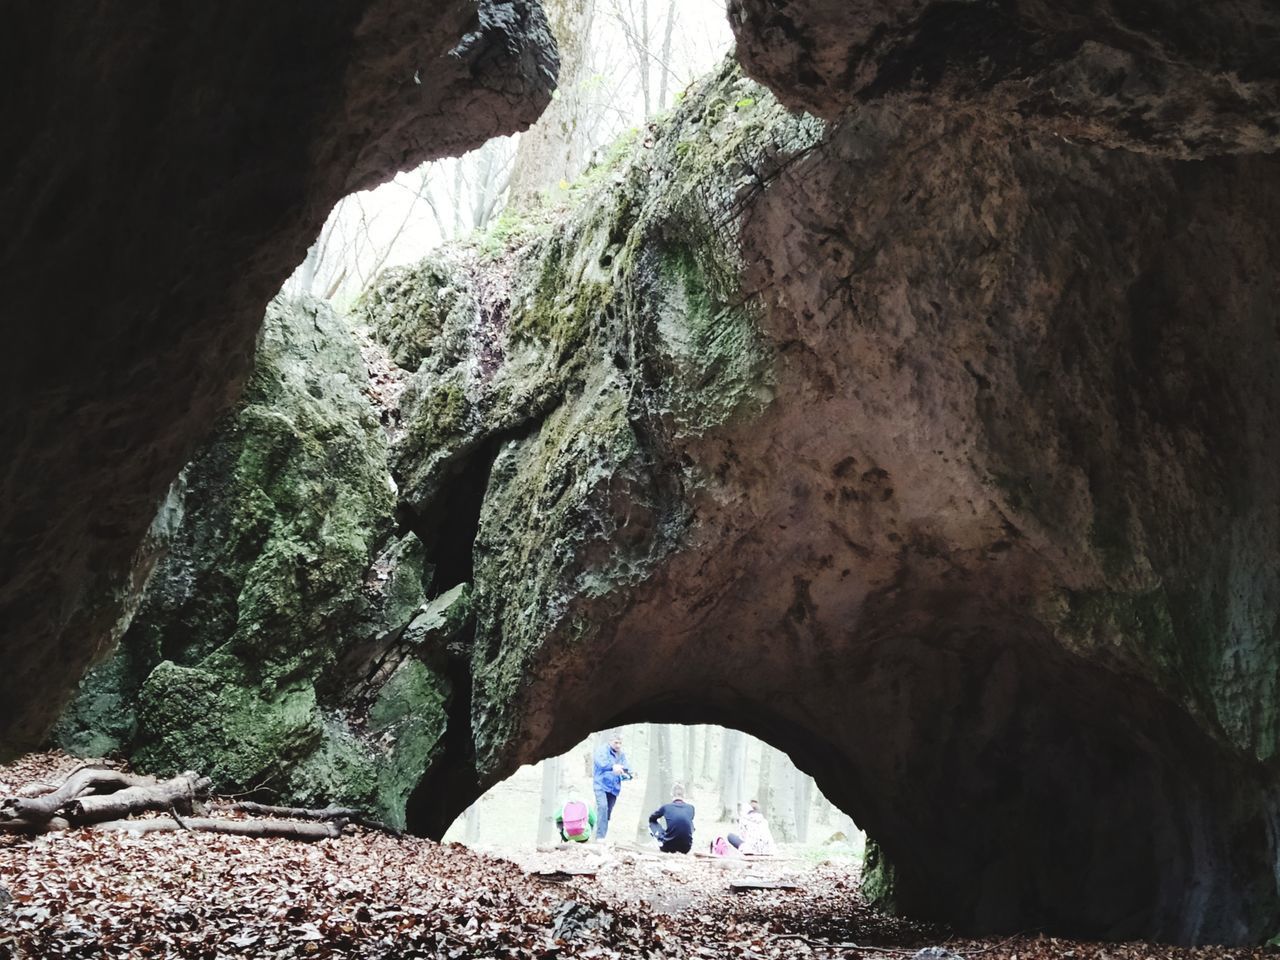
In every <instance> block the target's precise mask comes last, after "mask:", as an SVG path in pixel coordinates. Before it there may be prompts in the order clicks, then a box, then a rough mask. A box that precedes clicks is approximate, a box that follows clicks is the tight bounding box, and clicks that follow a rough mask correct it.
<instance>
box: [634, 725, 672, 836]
mask: <svg viewBox="0 0 1280 960" xmlns="http://www.w3.org/2000/svg"><path fill="white" fill-rule="evenodd" d="M645 777H646V780H645V785H644V803H643V804H642V806H641V810H640V822H639V823H637V824H636V838H637V839H639V840H641V841H643V840H645V839H647V838H648V836H649V814H651V813H653V811H654V810H657V809H658V808H659V807H660V806H662V805H663V804H664V803H666V802H667V800H669V799H670V798H671V786H672V784H673V783H675V777H674V776H673V775H672V772H671V727H670V726H669V725H668V724H665V723H651V724H649V763H648V769H647V770H646V771H645Z"/></svg>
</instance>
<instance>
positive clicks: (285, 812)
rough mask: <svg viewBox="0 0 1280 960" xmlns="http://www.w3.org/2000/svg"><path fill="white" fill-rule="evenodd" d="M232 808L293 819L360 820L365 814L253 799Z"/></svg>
mask: <svg viewBox="0 0 1280 960" xmlns="http://www.w3.org/2000/svg"><path fill="white" fill-rule="evenodd" d="M231 809H232V810H238V811H239V812H241V813H252V814H253V815H254V816H259V817H287V818H290V819H293V820H359V819H361V818H362V817H363V816H364V813H363V811H360V810H353V809H352V808H351V807H334V806H328V807H318V808H315V809H310V808H308V807H274V806H271V805H270V804H267V803H254V802H253V801H252V800H242V801H240V802H238V803H233V804H232V805H231Z"/></svg>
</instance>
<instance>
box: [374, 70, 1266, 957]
mask: <svg viewBox="0 0 1280 960" xmlns="http://www.w3.org/2000/svg"><path fill="white" fill-rule="evenodd" d="M1276 172H1277V168H1276V162H1275V161H1274V160H1272V159H1269V158H1261V157H1260V158H1247V159H1244V158H1242V159H1217V160H1214V161H1209V162H1194V163H1188V162H1181V161H1174V160H1166V159H1156V158H1151V157H1148V156H1142V155H1138V154H1136V153H1133V152H1117V151H1109V150H1105V149H1101V148H1089V147H1082V146H1080V145H1076V144H1070V143H1066V142H1064V141H1062V140H1061V139H1059V138H1056V137H1045V136H1042V135H1040V134H1038V133H1037V132H1036V131H1034V130H1031V129H1029V130H1021V131H1011V130H1009V129H1006V128H1003V127H1001V126H1000V125H999V124H998V123H995V122H993V121H991V120H990V119H988V118H980V117H979V118H975V117H974V116H973V115H970V114H963V113H958V114H955V115H949V116H942V115H939V114H938V113H937V112H936V111H932V110H929V109H927V108H924V107H922V106H919V105H911V104H903V103H894V104H892V105H887V104H886V105H882V106H877V105H868V106H864V107H863V108H861V109H860V110H858V111H857V112H856V113H855V114H853V115H850V116H849V117H846V118H844V119H843V120H842V121H841V122H840V123H838V124H834V125H831V126H827V125H824V124H821V123H819V122H817V121H814V120H812V119H806V118H804V117H800V116H793V115H789V114H787V113H786V111H785V110H783V109H782V108H781V107H779V106H778V105H777V104H776V103H774V102H773V101H772V100H771V99H770V97H769V95H768V94H767V93H765V92H764V91H763V90H761V89H760V88H758V87H755V86H754V85H751V84H749V83H747V82H746V81H744V80H742V79H741V78H739V77H737V76H736V75H734V74H733V73H732V71H729V72H727V73H726V74H724V75H722V76H721V77H720V78H718V79H717V80H716V81H714V82H713V83H711V84H709V85H708V86H707V87H705V88H703V89H701V90H699V91H697V93H696V95H691V96H690V98H689V99H688V101H687V102H686V103H684V104H682V105H681V107H680V108H679V109H678V110H677V111H676V112H675V114H674V116H673V117H672V118H671V120H670V121H669V124H668V125H667V127H666V129H665V131H664V134H663V135H662V136H661V137H658V138H657V141H656V142H655V143H653V144H651V145H650V144H644V143H642V144H639V145H636V146H635V147H634V148H633V153H632V154H631V155H630V158H629V160H628V161H627V162H626V163H625V164H624V166H623V168H622V172H617V173H613V172H608V171H607V170H606V171H599V172H598V173H597V176H599V177H600V178H601V179H602V180H603V183H604V185H603V186H602V187H600V188H599V189H598V190H597V191H596V192H591V189H592V188H591V187H590V185H589V184H588V185H587V186H585V187H584V188H583V189H584V191H585V192H586V194H587V195H586V196H584V198H583V199H582V201H581V205H580V206H579V207H577V212H576V213H575V214H571V215H570V217H569V219H568V222H567V223H565V224H564V225H563V226H560V225H558V224H557V225H550V226H549V225H547V224H546V223H541V222H537V220H536V218H534V221H535V222H532V223H529V224H526V225H525V226H524V228H523V230H524V232H523V233H522V232H521V231H520V230H516V231H514V232H513V235H512V236H511V237H509V238H505V239H504V240H503V242H505V243H506V244H507V245H508V246H509V247H510V253H509V266H508V268H507V272H506V275H507V276H508V277H509V279H508V280H507V281H505V282H506V283H507V287H506V288H505V289H506V290H507V295H506V297H505V298H503V296H502V290H501V289H499V290H498V291H497V292H496V293H495V290H494V288H493V287H492V286H488V287H485V291H484V292H483V294H481V295H480V299H481V300H482V301H483V299H484V297H485V296H487V297H489V298H491V300H490V302H489V303H488V305H487V306H485V305H484V304H483V303H481V304H480V305H478V306H476V307H475V309H476V311H477V313H476V316H478V317H480V318H485V317H487V318H489V320H488V321H484V322H488V323H489V324H490V326H489V328H488V334H487V335H486V336H485V337H483V338H480V337H476V338H474V339H473V340H472V341H471V349H472V350H473V351H474V352H472V353H471V354H470V356H467V355H461V356H460V355H459V352H458V349H457V345H458V344H459V343H462V342H463V341H462V340H461V339H459V338H458V337H456V336H455V337H454V338H453V339H452V340H449V341H448V342H449V343H451V344H452V346H451V347H449V348H445V349H442V350H441V352H440V353H438V354H433V355H432V356H431V357H430V358H429V359H428V360H427V361H426V362H424V363H423V365H422V366H421V367H420V368H419V370H418V371H417V373H416V374H415V380H414V384H413V385H412V386H411V387H410V390H409V392H407V393H406V405H405V410H404V413H405V416H406V422H407V424H408V425H407V435H408V436H410V437H415V436H416V437H417V438H418V439H417V440H414V441H411V442H410V443H409V444H407V445H405V446H402V447H400V448H399V449H398V451H397V450H395V449H393V454H392V457H393V464H394V465H395V469H396V475H397V478H398V480H399V481H400V484H401V490H402V497H404V498H405V500H406V502H407V503H408V504H409V505H410V507H411V508H412V509H413V510H415V511H417V512H419V513H420V514H424V515H425V514H429V513H430V512H431V511H432V510H433V509H435V508H434V506H433V504H436V503H437V502H439V498H441V497H442V496H444V494H445V491H446V490H447V489H448V486H449V480H448V478H449V477H450V475H451V474H450V470H451V469H453V467H454V466H456V465H457V464H458V462H459V459H460V458H461V459H463V460H465V458H466V457H467V456H468V455H469V453H468V452H469V451H476V450H480V449H481V448H482V447H483V446H484V443H485V440H486V438H487V439H489V440H492V439H495V438H496V439H498V440H499V441H501V446H500V448H499V449H498V451H497V454H496V457H494V459H493V460H492V464H491V466H489V468H488V473H487V481H486V492H485V496H484V501H483V503H482V504H481V506H480V513H479V518H478V525H477V528H476V530H477V533H476V540H475V542H474V545H473V547H472V558H471V565H472V569H473V572H474V578H475V579H474V583H473V590H474V599H473V604H474V615H475V640H474V646H473V648H472V651H471V655H470V664H469V669H470V673H471V677H472V681H471V683H472V693H471V702H470V704H469V707H470V712H469V715H467V716H461V715H451V721H450V722H451V723H455V724H456V723H459V722H462V723H467V724H469V725H470V727H471V730H470V735H469V736H468V737H467V738H465V739H464V740H463V741H462V742H463V744H464V746H465V749H464V750H462V751H461V752H459V753H457V754H454V755H452V756H451V758H450V768H451V770H450V776H451V777H453V778H455V780H454V782H455V784H456V778H457V776H458V775H457V767H458V765H460V764H466V763H472V764H474V768H475V773H474V779H475V781H476V782H477V783H478V785H479V786H480V787H484V786H487V785H489V784H491V783H493V782H495V781H496V780H498V779H500V778H501V777H502V776H504V775H506V774H507V773H509V772H511V770H513V769H514V768H515V767H516V766H517V765H518V764H519V763H522V762H528V761H531V760H534V759H537V758H539V757H543V756H548V755H552V754H554V753H556V752H558V751H559V750H561V749H563V748H565V747H567V746H568V745H570V744H571V743H572V742H574V741H575V740H576V739H577V738H578V737H579V735H580V734H581V733H582V732H583V731H584V730H588V729H598V728H600V727H602V726H605V725H607V724H609V723H612V722H616V721H621V720H628V719H640V718H646V719H683V720H713V721H717V722H725V723H731V724H733V725H735V726H739V727H743V728H745V729H747V730H749V731H750V732H752V733H755V734H757V735H760V736H763V737H765V738H766V739H769V740H770V741H771V742H773V743H776V744H778V745H779V746H782V747H784V748H785V749H787V750H788V751H789V752H790V753H791V754H792V755H793V756H794V757H795V758H796V759H797V762H799V763H800V765H801V766H802V767H803V768H804V769H806V770H808V771H809V772H811V773H813V774H814V775H815V776H816V777H817V778H818V781H819V783H820V784H821V786H822V789H823V790H824V792H825V793H826V794H827V795H828V796H831V797H833V798H835V799H837V800H838V802H840V803H841V804H842V805H843V806H844V807H845V808H846V809H848V810H849V811H851V812H852V813H853V814H854V815H855V817H856V818H857V819H858V821H859V823H860V824H862V825H864V826H866V827H867V828H868V829H869V830H870V832H871V833H872V835H874V836H876V837H877V838H878V839H879V840H880V842H881V844H882V846H883V848H884V851H885V853H886V855H887V856H888V857H889V858H890V859H891V860H892V861H893V863H894V864H895V867H896V874H897V891H896V893H897V897H898V901H899V904H900V905H901V906H902V907H903V908H904V909H907V910H909V911H912V912H914V913H917V914H924V915H930V916H934V917H940V918H942V919H946V920H950V921H952V922H954V923H956V924H958V925H960V926H961V927H964V928H967V929H988V930H990V929H1014V928H1019V927H1024V926H1028V925H1041V924H1043V925H1046V926H1048V927H1049V928H1051V929H1055V930H1063V931H1071V932H1074V933H1077V934H1079V933H1086V934H1090V935H1096V936H1105V937H1124V936H1152V937H1158V938H1163V939H1171V940H1178V941H1184V942H1190V941H1204V940H1225V941H1233V942H1234V941H1243V940H1253V939H1258V938H1261V937H1264V936H1266V935H1268V934H1269V933H1270V932H1272V930H1273V928H1274V927H1275V925H1276V923H1277V920H1278V919H1280V914H1278V913H1277V898H1276V887H1275V874H1274V867H1273V865H1274V859H1275V849H1274V839H1273V836H1274V826H1275V824H1274V814H1273V808H1274V804H1273V799H1272V798H1273V797H1274V791H1275V782H1274V774H1273V772H1272V769H1273V764H1272V758H1273V756H1274V753H1275V747H1276V735H1277V729H1276V726H1275V723H1274V716H1275V704H1276V702H1277V690H1276V676H1277V671H1276V669H1275V666H1276V664H1275V657H1276V646H1275V643H1274V625H1275V623H1276V611H1277V609H1278V608H1277V600H1278V599H1280V598H1278V597H1277V590H1278V589H1280V570H1278V569H1277V563H1276V560H1275V549H1274V548H1275V545H1276V542H1277V534H1278V533H1280V517H1277V512H1276V506H1275V504H1276V502H1277V498H1276V493H1277V490H1276V483H1277V477H1276V473H1275V471H1274V469H1273V468H1272V467H1271V466H1270V464H1269V463H1268V458H1269V451H1270V450H1271V449H1273V447H1274V440H1275V438H1274V436H1273V433H1274V429H1275V428H1274V423H1275V410H1276V405H1277V402H1278V401H1280V396H1278V395H1277V382H1276V379H1275V377H1274V375H1273V371H1274V370H1275V369H1276V361H1277V359H1280V358H1278V357H1277V356H1276V351H1277V342H1276V336H1275V313H1274V306H1273V304H1274V303H1275V302H1276V294H1277V293H1278V292H1280V290H1278V289H1277V286H1278V280H1277V274H1276V272H1275V269H1274V266H1273V264H1274V263H1275V262H1276V261H1275V255H1276V252H1277V250H1276V247H1277V237H1276V235H1275V230H1274V223H1276V222H1277V219H1276V214H1277V212H1280V211H1278V210H1277V202H1278V201H1280V195H1277V191H1276V186H1275V184H1276V183H1277V178H1276ZM553 220H554V218H553ZM500 239H501V238H500ZM486 255H487V252H486V250H484V249H482V250H480V251H479V254H478V256H480V258H481V260H483V257H484V256H486ZM433 269H434V268H433ZM472 270H473V271H478V274H479V275H480V276H482V277H486V278H487V277H488V275H489V274H488V273H487V272H486V270H485V268H484V267H483V265H480V266H473V267H472ZM434 277H435V274H434V273H433V272H432V271H429V270H424V271H423V272H422V274H421V275H420V276H419V277H418V278H417V282H418V283H419V284H421V285H422V286H425V287H427V288H433V287H434V285H436V284H437V283H438V281H437V280H436V279H434ZM487 282H488V281H487V280H486V283H487ZM463 285H464V284H463V282H461V281H460V282H456V283H452V284H445V285H444V286H445V287H447V288H449V289H458V288H461V287H462V286H463ZM406 286H409V287H412V286H413V281H412V279H411V278H405V277H397V278H396V279H395V281H394V283H393V284H392V285H391V287H394V288H395V289H397V290H403V289H404V288H405V287H406ZM472 286H473V288H477V289H478V287H477V283H476V281H472ZM479 286H484V284H479ZM390 292H391V294H392V295H391V296H390V297H389V300H390V302H392V303H394V302H395V295H394V290H391V291H390ZM412 296H414V297H421V296H422V294H421V292H415V293H414V294H413V295H412ZM384 309H386V310H387V311H388V312H389V313H391V314H394V313H395V311H394V309H391V308H384ZM494 318H497V319H494ZM375 319H376V318H375ZM396 322H397V323H401V324H402V323H403V318H402V317H399V316H398V315H397V321H396ZM432 329H436V328H435V327H433V328H432ZM440 329H444V328H443V327H441V328H440ZM445 339H446V340H448V338H447V337H446V338H445ZM539 344H540V345H541V348H540V349H539V350H535V351H534V352H532V353H531V352H530V349H531V346H537V345H539ZM549 358H550V360H551V361H554V362H551V363H549ZM531 378H533V379H532V382H531ZM482 476H483V474H482ZM1224 784H1232V788H1231V790H1224V789H1223V785H1224ZM470 795H473V794H466V793H465V792H464V793H463V796H465V797H466V799H469V798H470ZM463 805H465V802H464V801H463V800H462V799H459V800H450V799H449V797H448V791H445V790H442V789H441V783H440V781H439V780H437V779H436V778H435V774H434V773H432V774H429V775H428V777H427V778H426V779H425V780H424V781H423V783H422V785H420V787H419V789H418V790H417V791H416V792H415V794H414V796H413V797H411V798H410V805H409V820H410V823H411V824H416V825H417V826H418V827H419V829H424V830H426V831H428V832H431V833H438V832H440V831H442V830H443V829H444V828H445V826H447V824H448V822H449V820H451V819H452V817H453V816H454V815H456V813H457V812H459V811H460V810H461V809H462V806H463Z"/></svg>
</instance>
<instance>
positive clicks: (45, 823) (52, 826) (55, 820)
mask: <svg viewBox="0 0 1280 960" xmlns="http://www.w3.org/2000/svg"><path fill="white" fill-rule="evenodd" d="M70 829H71V824H69V823H68V822H67V821H66V820H64V819H63V818H62V817H50V818H49V819H48V820H0V833H29V834H36V833H57V832H59V831H62V830H70Z"/></svg>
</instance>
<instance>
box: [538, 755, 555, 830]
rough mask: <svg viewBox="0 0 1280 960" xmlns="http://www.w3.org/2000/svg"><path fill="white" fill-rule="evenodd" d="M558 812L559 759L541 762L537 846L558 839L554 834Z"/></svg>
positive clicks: (553, 758)
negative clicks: (540, 800) (540, 796)
mask: <svg viewBox="0 0 1280 960" xmlns="http://www.w3.org/2000/svg"><path fill="white" fill-rule="evenodd" d="M559 812H560V758H559V757H552V758H551V759H550V760H543V761H542V802H541V803H539V804H538V844H539V845H540V846H541V845H544V844H548V843H553V842H554V841H556V840H558V839H559V838H560V835H559V834H558V833H557V832H556V815H557V814H558V813H559Z"/></svg>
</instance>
